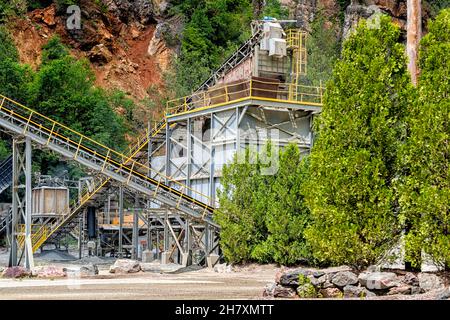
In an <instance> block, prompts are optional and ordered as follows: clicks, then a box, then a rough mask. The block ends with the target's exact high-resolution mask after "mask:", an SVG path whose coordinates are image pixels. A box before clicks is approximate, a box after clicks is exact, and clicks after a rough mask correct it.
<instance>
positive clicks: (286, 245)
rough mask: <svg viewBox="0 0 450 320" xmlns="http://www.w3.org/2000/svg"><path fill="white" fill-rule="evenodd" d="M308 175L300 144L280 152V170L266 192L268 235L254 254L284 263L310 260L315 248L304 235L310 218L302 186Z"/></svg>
mask: <svg viewBox="0 0 450 320" xmlns="http://www.w3.org/2000/svg"><path fill="white" fill-rule="evenodd" d="M306 178H307V161H306V159H303V160H301V159H300V150H299V148H298V146H297V145H295V144H290V145H288V146H287V147H286V148H285V149H284V150H282V151H281V153H280V160H279V169H278V172H277V173H276V174H275V176H274V177H273V182H271V186H270V193H266V197H267V198H268V205H267V213H266V216H265V221H266V228H267V232H268V236H267V239H266V240H265V241H264V242H263V243H261V244H260V245H257V246H256V248H255V249H254V251H253V253H252V256H253V257H254V258H255V259H256V260H258V261H260V262H268V261H275V262H277V263H280V264H283V265H292V264H295V263H298V262H301V261H305V260H306V261H308V260H310V258H311V252H310V250H309V247H308V245H307V244H306V241H305V238H304V236H303V233H304V231H305V229H306V227H307V226H308V225H309V222H310V213H309V210H308V208H307V207H306V206H305V204H304V199H303V190H302V187H303V183H304V182H305V180H306ZM310 262H311V261H310Z"/></svg>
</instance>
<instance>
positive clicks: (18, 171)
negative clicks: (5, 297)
mask: <svg viewBox="0 0 450 320" xmlns="http://www.w3.org/2000/svg"><path fill="white" fill-rule="evenodd" d="M31 156H32V145H31V139H30V138H28V137H26V138H21V137H16V138H14V139H13V183H12V227H11V235H10V236H11V240H10V242H11V251H10V257H9V266H17V265H19V262H20V260H21V259H20V258H21V257H19V256H18V252H19V251H20V249H22V252H21V256H23V257H24V266H25V268H27V269H32V268H33V267H34V259H33V249H32V243H31V226H32V224H31V223H32V207H31V205H32V199H31V198H32V186H31V182H32V181H31V180H32V167H31V161H32V159H31ZM22 176H25V184H23V183H22V182H21V180H20V179H21V177H22ZM21 221H23V222H24V224H25V229H24V230H23V231H22V230H19V223H20V222H21ZM21 237H22V238H23V248H19V238H21Z"/></svg>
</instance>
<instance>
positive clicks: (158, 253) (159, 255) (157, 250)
mask: <svg viewBox="0 0 450 320" xmlns="http://www.w3.org/2000/svg"><path fill="white" fill-rule="evenodd" d="M156 228H157V229H156V259H161V250H159V230H158V227H156Z"/></svg>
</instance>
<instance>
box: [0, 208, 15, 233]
mask: <svg viewBox="0 0 450 320" xmlns="http://www.w3.org/2000/svg"><path fill="white" fill-rule="evenodd" d="M11 221H12V210H11V209H9V210H8V212H7V213H6V215H4V216H2V217H0V235H1V234H3V233H4V232H6V229H7V228H8V227H9V225H10V224H11Z"/></svg>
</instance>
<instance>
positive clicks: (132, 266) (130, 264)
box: [109, 259, 141, 273]
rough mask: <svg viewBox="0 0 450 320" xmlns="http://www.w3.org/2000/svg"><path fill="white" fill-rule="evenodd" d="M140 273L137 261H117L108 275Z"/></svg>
mask: <svg viewBox="0 0 450 320" xmlns="http://www.w3.org/2000/svg"><path fill="white" fill-rule="evenodd" d="M139 271H141V266H140V264H139V261H136V260H129V259H118V260H116V262H115V263H114V264H113V265H112V266H111V267H110V268H109V272H110V273H136V272H139Z"/></svg>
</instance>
